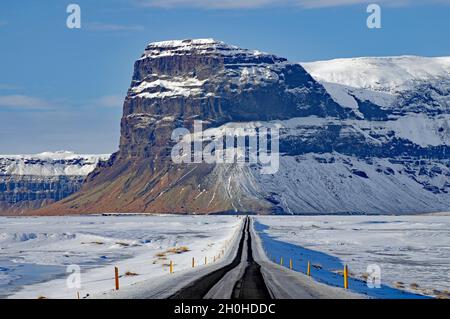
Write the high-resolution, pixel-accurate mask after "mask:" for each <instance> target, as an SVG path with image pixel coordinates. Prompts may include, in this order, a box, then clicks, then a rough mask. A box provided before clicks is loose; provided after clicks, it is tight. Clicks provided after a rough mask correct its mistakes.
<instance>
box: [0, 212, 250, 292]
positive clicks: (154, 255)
mask: <svg viewBox="0 0 450 319" xmlns="http://www.w3.org/2000/svg"><path fill="white" fill-rule="evenodd" d="M240 221H241V220H240V219H237V218H236V217H233V216H86V217H40V218H0V297H12V298H38V297H40V296H43V297H47V298H75V297H76V296H77V291H78V292H79V293H80V297H85V296H86V295H87V294H89V295H90V296H92V295H99V294H101V293H103V292H107V291H111V290H112V289H113V288H114V266H118V267H119V273H120V276H121V278H120V285H121V287H124V288H125V287H126V286H129V285H131V284H134V283H137V282H141V281H145V280H147V281H148V280H153V279H161V277H162V276H168V274H169V262H170V260H172V261H173V263H174V269H175V271H177V272H180V271H181V270H186V271H188V270H190V269H192V268H191V267H192V264H191V263H192V258H195V260H196V263H197V267H205V266H204V265H203V264H204V259H205V257H207V259H208V265H207V267H208V266H209V265H210V264H211V261H212V260H213V258H214V256H217V255H218V254H219V253H220V252H221V250H222V249H224V247H225V243H226V242H227V241H229V240H230V239H231V238H233V237H234V235H235V233H236V232H237V231H239V227H240ZM184 247H186V248H184ZM172 248H176V249H175V250H172V251H169V250H171V249H172ZM185 250H186V251H185ZM68 265H79V266H80V267H81V288H80V289H74V288H68V287H67V284H66V281H67V277H68V275H70V273H66V270H67V266H68ZM196 269H198V268H196ZM126 272H129V274H128V275H126ZM133 274H136V275H133Z"/></svg>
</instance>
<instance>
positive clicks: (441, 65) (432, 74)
mask: <svg viewBox="0 0 450 319" xmlns="http://www.w3.org/2000/svg"><path fill="white" fill-rule="evenodd" d="M301 65H302V66H303V67H304V68H305V69H306V70H307V71H308V72H309V73H310V74H311V75H312V76H313V77H314V78H315V79H317V80H319V81H321V82H328V83H338V84H341V85H346V86H350V87H354V88H362V89H368V90H372V91H379V92H387V93H391V94H396V93H398V92H401V91H405V90H408V89H410V88H411V85H412V84H414V82H416V81H423V82H426V81H432V80H436V79H441V78H448V77H449V75H450V57H436V58H428V57H419V56H399V57H364V58H352V59H335V60H329V61H317V62H309V63H302V64H301Z"/></svg>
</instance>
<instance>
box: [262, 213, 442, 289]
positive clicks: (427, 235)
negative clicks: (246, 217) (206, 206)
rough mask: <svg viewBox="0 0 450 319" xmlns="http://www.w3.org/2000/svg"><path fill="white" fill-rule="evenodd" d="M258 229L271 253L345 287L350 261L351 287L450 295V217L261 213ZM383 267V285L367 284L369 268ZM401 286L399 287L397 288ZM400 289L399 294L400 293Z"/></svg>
mask: <svg viewBox="0 0 450 319" xmlns="http://www.w3.org/2000/svg"><path fill="white" fill-rule="evenodd" d="M257 221H258V223H257V225H256V228H257V231H258V232H259V233H260V236H261V237H262V241H263V245H264V248H265V250H266V251H267V254H268V255H269V256H270V257H271V258H272V259H275V260H277V261H279V259H280V258H281V257H283V258H284V260H285V263H287V262H289V258H292V259H293V262H294V269H296V270H298V271H301V272H305V271H306V265H307V262H308V260H309V261H310V262H311V264H312V265H313V267H312V276H313V278H315V279H317V280H319V281H321V282H325V283H328V284H332V285H342V276H340V275H337V274H336V273H337V272H338V271H342V267H343V265H344V264H348V266H349V271H350V276H351V277H352V278H354V279H358V280H351V281H350V289H353V290H356V291H359V292H363V293H367V294H368V295H369V296H373V297H388V298H402V297H406V298H410V297H413V296H414V295H412V294H405V295H404V296H403V295H402V294H401V291H406V292H409V293H413V294H423V295H427V296H434V297H442V298H448V297H450V293H449V290H450V258H449V256H450V241H449V240H450V216H448V215H447V216H429V215H423V216H292V217H291V216H282V217H278V216H264V217H263V216H261V217H257ZM371 264H377V265H379V266H380V267H381V280H382V288H381V289H368V288H367V287H366V285H365V283H364V278H365V274H366V271H367V266H368V265H371ZM392 288H396V289H392ZM399 292H400V293H399Z"/></svg>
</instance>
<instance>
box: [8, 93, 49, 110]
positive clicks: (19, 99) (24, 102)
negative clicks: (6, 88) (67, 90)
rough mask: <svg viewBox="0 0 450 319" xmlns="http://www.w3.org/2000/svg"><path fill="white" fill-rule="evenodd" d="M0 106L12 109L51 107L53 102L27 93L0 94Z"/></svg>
mask: <svg viewBox="0 0 450 319" xmlns="http://www.w3.org/2000/svg"><path fill="white" fill-rule="evenodd" d="M0 107H3V108H13V109H30V110H37V109H51V108H54V104H53V103H52V102H50V101H47V100H44V99H41V98H38V97H34V96H27V95H4V96H0Z"/></svg>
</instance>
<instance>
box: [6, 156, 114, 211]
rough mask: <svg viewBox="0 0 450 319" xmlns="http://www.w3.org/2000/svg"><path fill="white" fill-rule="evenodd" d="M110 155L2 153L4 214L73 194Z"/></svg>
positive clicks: (49, 202) (48, 202)
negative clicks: (88, 175) (101, 160)
mask: <svg viewBox="0 0 450 319" xmlns="http://www.w3.org/2000/svg"><path fill="white" fill-rule="evenodd" d="M108 157H109V156H108V155H76V154H73V153H70V152H59V153H42V154H36V155H2V156H0V215H1V214H9V215H10V214H14V215H17V214H21V213H23V212H25V211H30V210H35V209H39V208H42V207H44V206H46V205H48V204H51V203H54V202H56V201H59V200H61V199H63V198H65V197H68V196H70V195H72V194H73V193H75V192H77V191H79V190H80V188H81V185H82V184H83V182H84V180H85V179H86V176H87V174H88V173H90V172H91V171H92V170H93V169H94V168H95V166H96V165H97V163H98V161H99V160H100V159H107V158H108Z"/></svg>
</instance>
